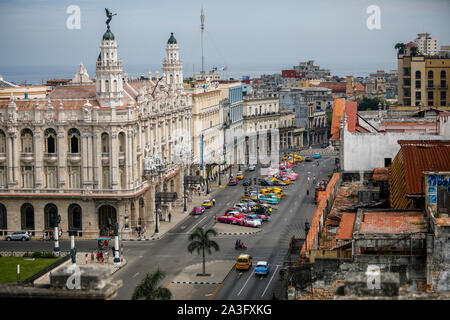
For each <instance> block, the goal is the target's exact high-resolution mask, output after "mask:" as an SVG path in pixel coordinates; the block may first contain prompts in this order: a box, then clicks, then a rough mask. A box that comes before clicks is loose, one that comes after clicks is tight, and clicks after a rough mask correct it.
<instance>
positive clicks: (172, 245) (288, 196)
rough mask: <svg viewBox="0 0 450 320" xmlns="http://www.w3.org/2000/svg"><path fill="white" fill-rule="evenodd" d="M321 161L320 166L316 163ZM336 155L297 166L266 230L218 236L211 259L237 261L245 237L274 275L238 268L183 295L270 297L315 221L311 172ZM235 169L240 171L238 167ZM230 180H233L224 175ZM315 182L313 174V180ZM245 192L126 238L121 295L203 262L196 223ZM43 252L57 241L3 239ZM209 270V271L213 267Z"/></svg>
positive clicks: (319, 171) (88, 245) (233, 191)
mask: <svg viewBox="0 0 450 320" xmlns="http://www.w3.org/2000/svg"><path fill="white" fill-rule="evenodd" d="M317 161H319V163H320V166H319V167H317V166H316V162H317ZM333 166H334V157H324V158H323V159H320V160H314V161H313V162H304V163H302V164H299V165H297V166H296V167H295V168H294V169H295V171H296V172H297V173H299V178H298V179H297V182H296V183H294V184H292V185H291V186H288V187H287V188H285V196H284V197H283V200H282V201H281V202H280V204H279V205H278V209H277V210H276V211H275V212H274V213H273V214H272V216H271V221H269V222H267V223H264V226H263V230H262V231H261V232H258V233H256V234H253V235H241V236H231V235H221V236H218V237H217V238H215V240H216V241H217V242H218V244H219V246H220V251H218V252H214V251H213V253H212V255H208V256H207V261H214V260H235V259H236V257H237V255H238V254H237V252H236V250H235V249H234V243H235V241H236V239H237V238H238V237H239V238H240V239H242V240H243V241H244V242H246V243H247V244H248V247H249V250H248V252H250V253H251V254H252V255H253V257H254V261H255V262H256V261H258V260H267V261H269V263H271V264H272V271H271V274H270V275H269V276H268V277H266V278H262V279H259V278H258V279H257V278H255V277H254V276H253V275H252V272H244V273H242V274H241V275H238V274H237V273H236V271H234V270H233V272H232V273H231V274H230V276H228V277H227V280H226V281H225V282H224V283H223V284H221V285H220V287H217V286H211V285H195V286H191V287H189V288H188V289H187V290H185V291H186V292H185V293H184V295H183V299H205V297H209V298H214V299H223V300H229V299H237V300H244V299H270V298H271V297H272V292H273V291H274V290H276V287H277V286H279V275H278V270H279V267H280V265H282V264H283V259H284V257H285V256H286V253H287V250H288V247H289V240H290V238H291V237H292V235H295V236H296V237H304V223H305V219H307V221H308V222H311V220H312V216H313V214H314V209H315V205H314V204H313V194H314V192H311V193H310V195H309V197H306V189H307V187H308V186H307V179H306V177H307V176H310V177H311V178H312V177H313V176H314V175H315V176H316V177H317V178H319V179H324V178H326V174H328V173H330V172H331V171H332V168H333ZM234 173H235V172H234ZM246 176H248V177H251V178H253V177H258V178H259V172H258V170H257V171H255V172H251V173H249V172H246ZM224 180H225V181H227V180H228V179H224ZM309 188H310V190H312V189H313V187H312V179H311V181H310V184H309ZM243 191H244V187H243V186H242V182H241V183H240V184H239V185H238V186H231V187H226V188H224V189H221V190H217V191H216V192H215V193H214V195H213V196H214V198H215V199H216V206H215V207H214V208H211V209H209V210H207V211H206V213H205V214H203V215H202V216H189V217H188V218H187V219H185V220H183V221H181V222H180V223H178V225H175V226H174V227H173V228H172V229H171V230H170V231H169V232H167V233H166V234H164V235H163V236H162V237H161V238H160V239H159V240H152V241H133V242H123V247H124V256H125V257H126V258H127V261H128V263H127V266H126V267H125V268H123V269H121V270H119V271H118V272H116V273H115V274H114V276H113V277H114V278H115V279H121V280H123V286H122V288H120V290H119V292H118V294H117V297H116V299H130V297H131V295H132V293H133V290H134V288H135V287H136V285H137V284H138V283H139V282H140V281H141V280H142V279H143V278H144V276H145V274H146V273H147V272H149V273H150V272H153V271H154V270H156V269H157V268H160V269H161V270H163V271H164V272H165V273H166V277H165V279H164V280H163V283H162V285H163V286H170V283H171V281H172V279H174V278H175V277H176V276H177V275H178V274H179V273H180V272H181V271H182V270H183V269H184V268H185V267H186V266H189V265H193V264H197V263H199V262H201V258H200V257H199V256H198V255H197V253H196V252H194V253H192V254H190V253H189V252H188V251H187V244H188V235H189V234H190V233H191V232H192V230H194V228H195V227H197V226H201V227H211V226H213V225H214V215H222V214H223V213H224V212H225V210H226V209H228V208H230V207H232V206H233V205H234V203H237V202H239V199H240V197H241V195H242V193H243ZM60 245H61V248H62V250H69V248H70V241H68V240H62V241H61V244H60ZM96 246H97V243H96V241H90V240H82V241H77V248H78V250H79V252H81V251H89V250H94V249H95V248H96ZM2 250H15V251H16V250H17V251H37V250H43V251H44V250H46V251H52V250H53V243H52V242H44V241H28V242H6V241H0V251H2ZM207 272H208V270H207Z"/></svg>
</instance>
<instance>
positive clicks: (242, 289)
mask: <svg viewBox="0 0 450 320" xmlns="http://www.w3.org/2000/svg"><path fill="white" fill-rule="evenodd" d="M249 271H251V270H249ZM252 275H253V273H252V272H250V275H249V276H248V279H247V281H245V283H244V286H243V287H242V289H241V291H239V292H238V294H237V295H238V296H239V295H240V294H241V292H242V290H244V288H245V286H246V285H247V282H248V280H250V278H251V277H252Z"/></svg>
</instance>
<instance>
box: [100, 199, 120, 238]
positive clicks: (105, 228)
mask: <svg viewBox="0 0 450 320" xmlns="http://www.w3.org/2000/svg"><path fill="white" fill-rule="evenodd" d="M116 222H117V213H116V208H114V207H113V206H111V205H103V206H101V207H100V208H99V209H98V226H99V228H100V235H101V236H110V235H111V230H112V229H113V227H114V224H115V223H116Z"/></svg>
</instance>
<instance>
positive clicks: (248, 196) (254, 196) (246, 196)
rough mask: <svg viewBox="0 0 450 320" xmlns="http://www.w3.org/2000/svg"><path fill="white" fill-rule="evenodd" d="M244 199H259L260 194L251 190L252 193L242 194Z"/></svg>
mask: <svg viewBox="0 0 450 320" xmlns="http://www.w3.org/2000/svg"><path fill="white" fill-rule="evenodd" d="M242 199H247V200H257V199H258V194H257V193H255V192H251V193H246V194H244V195H243V196H242Z"/></svg>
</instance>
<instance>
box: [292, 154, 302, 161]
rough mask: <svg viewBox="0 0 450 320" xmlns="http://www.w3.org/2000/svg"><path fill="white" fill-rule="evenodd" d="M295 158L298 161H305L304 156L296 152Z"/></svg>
mask: <svg viewBox="0 0 450 320" xmlns="http://www.w3.org/2000/svg"><path fill="white" fill-rule="evenodd" d="M294 159H295V160H296V161H297V162H302V161H303V157H302V156H298V155H296V154H294Z"/></svg>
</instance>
